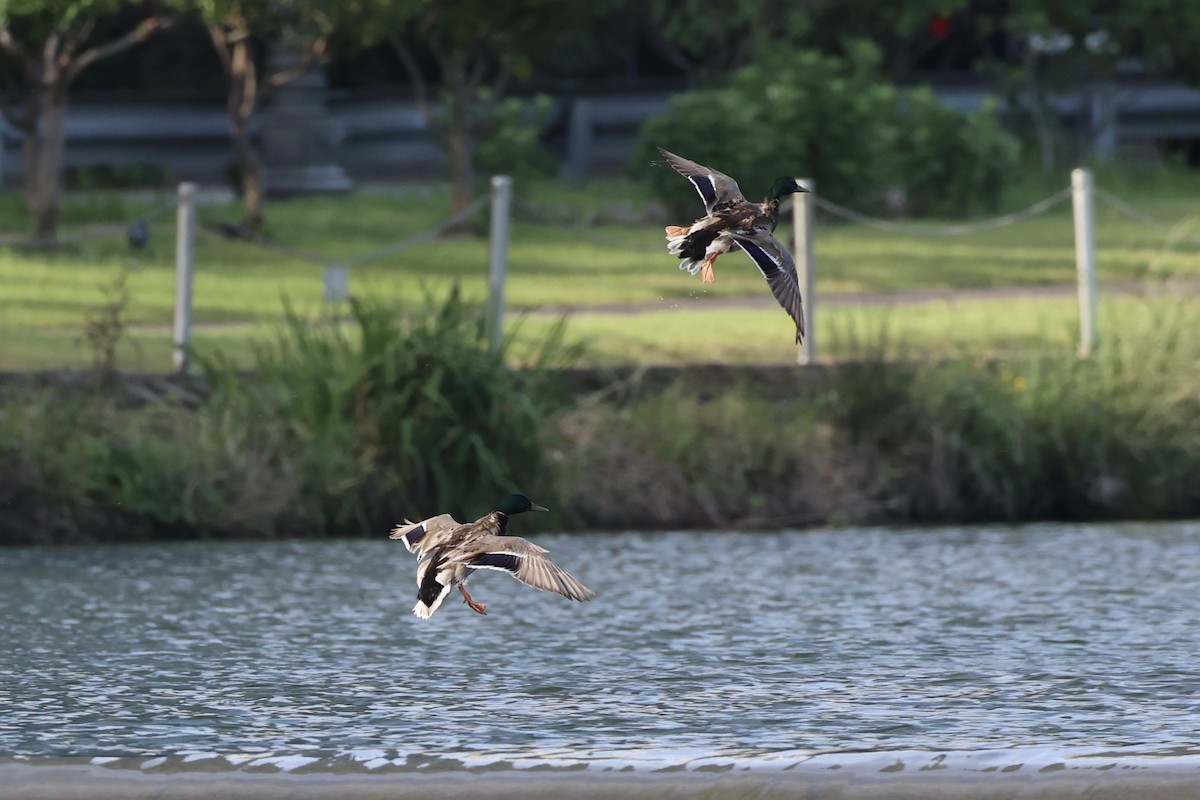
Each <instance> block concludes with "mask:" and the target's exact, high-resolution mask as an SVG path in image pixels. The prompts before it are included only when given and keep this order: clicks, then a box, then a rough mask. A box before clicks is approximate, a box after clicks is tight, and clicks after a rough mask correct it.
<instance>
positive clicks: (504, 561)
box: [390, 494, 596, 619]
mask: <svg viewBox="0 0 1200 800" xmlns="http://www.w3.org/2000/svg"><path fill="white" fill-rule="evenodd" d="M545 510H546V509H544V508H542V507H541V506H539V505H537V504H535V503H534V502H533V501H532V500H530V499H529V498H528V497H526V496H525V495H523V494H510V495H509V496H508V497H506V498H504V499H503V500H501V501H500V505H498V506H497V507H496V510H495V511H493V512H492V513H490V514H487V515H485V516H482V517H480V518H479V519H477V520H475V521H474V522H470V523H466V524H464V523H461V522H458V521H457V520H455V519H454V517H452V516H450V515H449V514H440V515H438V516H436V517H430V518H429V519H427V520H423V521H421V522H409V521H408V520H405V524H404V525H397V526H396V527H395V528H394V529H393V530H392V535H391V537H390V538H392V539H399V540H400V541H402V542H403V543H404V546H405V547H406V548H408V552H410V553H413V554H415V555H416V556H417V558H419V559H420V560H421V561H420V563H419V564H418V565H417V587H418V588H417V604H416V605H415V606H413V613H414V614H416V615H417V616H418V617H420V618H421V619H429V618H430V617H432V616H433V612H435V611H437V610H438V606H440V605H441V604H442V601H443V600H445V599H446V595H448V594H450V590H451V589H453V588H454V587H455V586H457V587H458V590H459V591H460V592H462V596H463V599H464V600H466V603H467V605H468V606H470V607H471V610H472V611H475V612H477V613H480V614H487V606H485V605H484V604H483V603H477V602H475V601H474V600H472V599H471V595H469V594H467V587H466V583H467V578H469V577H471V573H473V572H474V571H475V570H477V569H498V570H501V571H503V572H507V573H508V574H509V575H512V576H513V577H514V578H516V579H517V580H519V581H520V582H521V583H523V584H525V585H526V586H532V587H533V588H535V589H545V590H546V591H548V592H557V593H558V594H561V595H562V596H563V597H565V598H567V599H568V600H580V601H584V600H590V599H592V598H593V597H595V596H596V593H595V592H593V591H592V590H591V589H589V588H587V587H586V586H584V585H583V584H582V583H580V582H579V581H577V580H575V578H574V577H572V576H571V575H570V574H568V573H567V571H566V570H564V569H563V568H562V567H560V566H558V564H555V563H554V562H553V561H551V560H550V559H549V558H547V557H546V555H545V554H546V553H547V552H549V551H548V550H546V549H545V548H544V547H538V546H537V545H536V544H534V543H533V542H529V541H526V540H525V539H521V538H519V537H517V536H509V535H508V518H509V517H510V516H512V515H513V514H523V513H524V512H526V511H545Z"/></svg>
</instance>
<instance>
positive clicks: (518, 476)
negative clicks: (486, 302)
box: [206, 292, 569, 532]
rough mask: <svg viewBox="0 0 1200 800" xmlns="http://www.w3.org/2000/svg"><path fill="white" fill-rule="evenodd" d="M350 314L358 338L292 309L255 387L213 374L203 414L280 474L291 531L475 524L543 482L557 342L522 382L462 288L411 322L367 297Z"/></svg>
mask: <svg viewBox="0 0 1200 800" xmlns="http://www.w3.org/2000/svg"><path fill="white" fill-rule="evenodd" d="M351 311H352V316H353V319H354V322H355V327H354V329H353V331H352V332H347V331H346V330H345V329H343V328H342V327H341V326H337V325H325V326H311V325H309V324H308V323H307V322H306V321H305V320H303V319H301V318H299V317H297V316H296V315H294V314H292V313H290V311H289V314H288V321H287V328H286V332H285V333H284V334H283V335H281V336H280V337H279V339H278V340H277V341H276V342H274V343H273V344H271V345H267V346H262V347H259V348H258V349H257V350H256V353H255V363H256V366H255V369H254V377H253V379H252V380H247V379H246V377H245V376H243V375H240V374H238V373H237V371H236V370H234V369H233V368H231V367H230V366H228V365H226V364H223V363H221V362H209V363H208V365H207V375H208V377H209V380H210V382H211V384H212V389H213V392H212V397H211V399H210V401H209V407H208V409H207V410H206V413H209V414H212V415H214V416H215V417H216V418H217V419H218V420H219V421H220V426H221V428H222V429H223V430H226V431H228V432H229V433H228V436H227V442H228V443H229V446H230V447H231V448H232V450H233V451H234V452H239V453H242V454H244V455H245V457H246V458H247V459H251V460H261V459H262V458H263V456H264V454H270V457H269V462H270V463H272V464H277V465H279V466H278V470H279V472H280V474H281V476H282V477H283V479H284V480H286V481H287V482H288V483H289V484H290V485H293V486H294V487H295V494H294V497H293V498H292V502H291V503H289V505H288V506H287V508H286V510H285V511H284V512H283V516H284V518H285V519H288V521H289V523H290V524H292V525H295V526H304V528H305V529H307V530H310V531H312V530H313V529H315V530H316V531H319V532H334V531H340V532H348V531H366V530H373V529H374V530H377V529H379V528H380V526H386V525H388V524H389V521H394V520H396V519H399V518H400V517H402V516H404V515H408V516H410V517H414V516H417V515H426V516H428V515H430V514H433V513H439V512H451V513H454V514H455V515H456V516H460V517H461V516H463V515H467V514H472V515H478V514H479V513H480V512H481V510H485V509H487V508H490V507H492V505H493V504H494V503H495V501H496V499H497V498H498V497H500V496H502V495H503V494H505V493H507V492H509V491H512V490H513V489H514V488H522V489H525V490H526V491H529V492H531V493H537V491H538V489H539V488H543V487H544V486H545V475H544V472H543V470H544V466H545V465H544V461H543V458H542V452H543V441H542V438H541V432H542V430H543V429H544V427H545V422H546V415H547V414H548V412H549V411H550V409H551V406H552V404H553V402H552V397H553V393H552V391H551V387H550V386H549V385H548V383H549V379H548V377H547V376H548V373H547V371H546V370H545V369H544V368H545V367H546V366H548V365H549V363H550V362H551V361H553V360H554V359H556V358H558V357H560V356H563V357H566V358H568V359H569V355H567V351H566V350H565V349H561V348H559V347H558V345H559V342H560V339H559V338H558V337H556V336H552V337H551V338H550V339H549V340H548V341H547V342H546V343H544V344H543V345H542V348H541V350H540V353H539V355H538V358H537V359H535V362H536V363H535V365H534V367H533V368H532V369H528V370H523V371H520V372H517V371H513V370H511V369H509V368H508V367H507V366H506V365H505V361H504V353H503V352H499V353H494V354H493V353H491V352H489V348H488V342H487V336H486V333H485V331H484V327H483V324H482V317H481V315H480V313H479V311H478V309H476V308H474V307H472V306H468V305H466V304H465V303H464V302H463V301H462V300H461V299H460V297H459V296H458V293H457V292H454V293H452V294H451V295H450V296H449V297H448V298H447V299H446V300H445V301H444V302H440V303H435V302H429V303H427V304H423V305H422V306H421V307H420V309H419V310H417V311H416V312H414V313H408V314H400V313H397V309H395V308H393V307H391V306H387V305H382V304H377V303H367V302H363V301H354V302H352V304H351Z"/></svg>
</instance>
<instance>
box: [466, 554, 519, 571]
mask: <svg viewBox="0 0 1200 800" xmlns="http://www.w3.org/2000/svg"><path fill="white" fill-rule="evenodd" d="M470 564H471V566H472V567H481V568H483V569H502V570H504V571H505V572H511V573H513V574H514V575H515V574H516V572H517V569H518V568H519V567H520V566H521V557H520V556H517V555H513V554H512V553H480V554H479V555H477V556H475V557H474V558H472V559H471V561H470Z"/></svg>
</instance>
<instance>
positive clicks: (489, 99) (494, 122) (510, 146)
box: [475, 90, 558, 179]
mask: <svg viewBox="0 0 1200 800" xmlns="http://www.w3.org/2000/svg"><path fill="white" fill-rule="evenodd" d="M478 108H479V109H480V119H479V123H478V138H479V149H478V151H477V152H476V154H475V166H476V168H477V169H478V171H479V174H480V175H510V176H512V177H514V178H517V179H530V178H548V177H550V176H552V175H553V174H554V173H555V172H556V171H557V169H558V164H557V161H556V160H555V158H554V156H553V155H552V154H551V153H550V151H549V150H547V149H546V148H545V146H544V145H543V144H542V136H543V134H544V133H545V132H546V128H547V127H548V126H549V125H550V121H551V119H552V118H553V116H554V107H553V104H552V103H551V101H550V98H549V97H547V96H546V95H537V96H536V97H534V98H532V99H529V100H521V99H519V98H516V97H509V98H505V99H498V98H496V97H495V96H494V95H493V94H492V93H491V92H489V91H487V90H481V91H480V94H479V98H478Z"/></svg>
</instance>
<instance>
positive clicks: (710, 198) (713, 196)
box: [688, 175, 717, 211]
mask: <svg viewBox="0 0 1200 800" xmlns="http://www.w3.org/2000/svg"><path fill="white" fill-rule="evenodd" d="M688 180H689V181H691V182H692V186H695V187H696V191H697V192H699V193H700V199H701V200H703V201H704V207H705V208H707V209H709V210H710V211H711V210H712V207H713V204H714V203H715V202H716V200H717V182H716V179H715V178H713V176H712V175H689V176H688Z"/></svg>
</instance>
